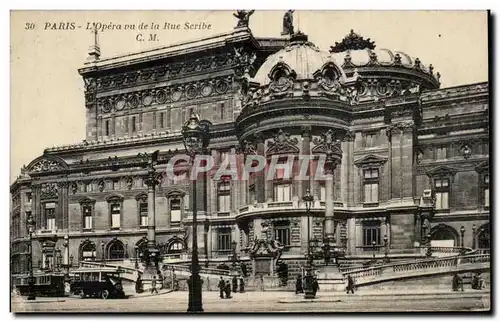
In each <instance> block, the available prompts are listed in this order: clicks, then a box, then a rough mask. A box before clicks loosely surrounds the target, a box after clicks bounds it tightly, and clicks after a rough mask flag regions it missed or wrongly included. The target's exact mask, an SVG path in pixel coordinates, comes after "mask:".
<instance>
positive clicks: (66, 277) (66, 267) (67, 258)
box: [63, 235, 70, 282]
mask: <svg viewBox="0 0 500 322" xmlns="http://www.w3.org/2000/svg"><path fill="white" fill-rule="evenodd" d="M63 247H64V254H63V268H64V281H65V282H69V267H70V263H69V262H70V256H69V236H68V235H65V236H64V243H63Z"/></svg>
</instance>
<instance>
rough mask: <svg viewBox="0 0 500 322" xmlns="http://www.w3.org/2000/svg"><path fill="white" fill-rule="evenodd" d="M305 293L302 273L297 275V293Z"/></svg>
mask: <svg viewBox="0 0 500 322" xmlns="http://www.w3.org/2000/svg"><path fill="white" fill-rule="evenodd" d="M299 293H304V288H303V287H302V275H299V276H297V279H296V280H295V294H299Z"/></svg>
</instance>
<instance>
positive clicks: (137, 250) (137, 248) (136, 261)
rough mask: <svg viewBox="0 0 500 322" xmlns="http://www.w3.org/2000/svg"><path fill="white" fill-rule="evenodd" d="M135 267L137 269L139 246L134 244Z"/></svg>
mask: <svg viewBox="0 0 500 322" xmlns="http://www.w3.org/2000/svg"><path fill="white" fill-rule="evenodd" d="M134 249H135V266H134V267H135V269H139V246H137V245H135V246H134Z"/></svg>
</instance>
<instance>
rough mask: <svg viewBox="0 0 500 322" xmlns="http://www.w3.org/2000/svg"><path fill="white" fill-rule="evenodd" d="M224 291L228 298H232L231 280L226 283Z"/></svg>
mask: <svg viewBox="0 0 500 322" xmlns="http://www.w3.org/2000/svg"><path fill="white" fill-rule="evenodd" d="M224 291H225V292H226V298H227V299H230V298H231V282H229V280H228V281H227V282H226V286H225V287H224Z"/></svg>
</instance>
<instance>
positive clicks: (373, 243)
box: [372, 240, 377, 261]
mask: <svg viewBox="0 0 500 322" xmlns="http://www.w3.org/2000/svg"><path fill="white" fill-rule="evenodd" d="M376 247H377V243H376V242H375V241H374V240H372V250H373V261H375V249H376Z"/></svg>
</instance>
